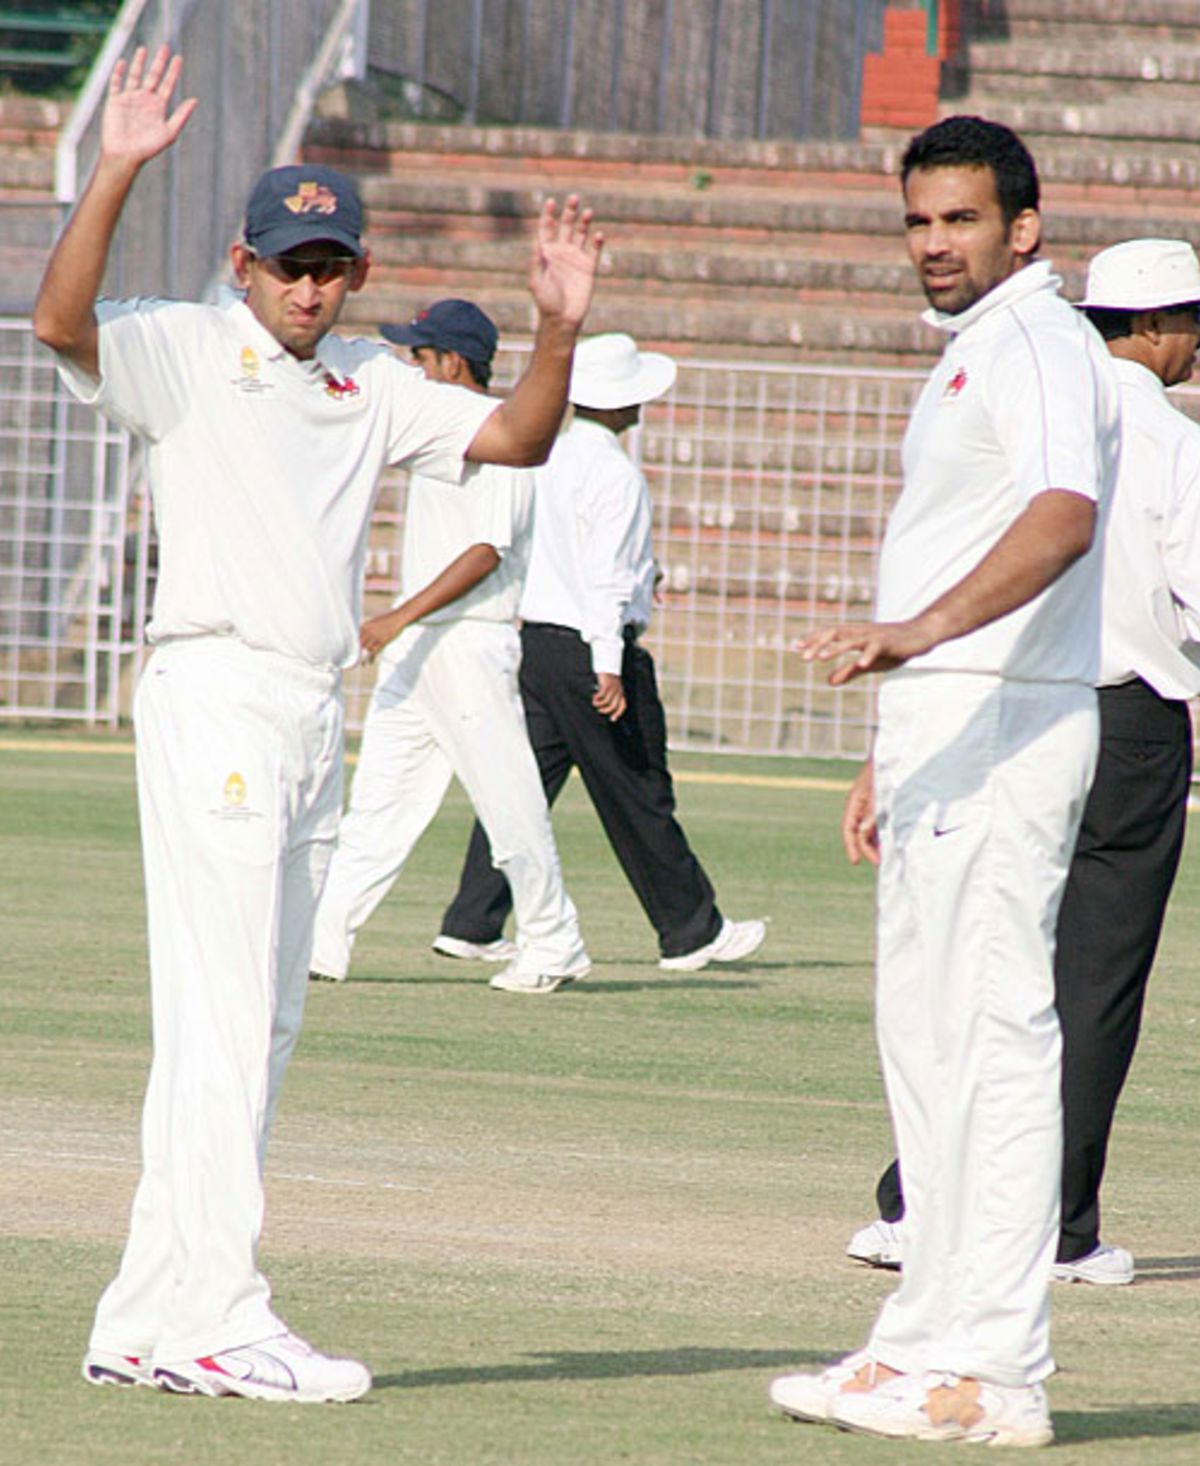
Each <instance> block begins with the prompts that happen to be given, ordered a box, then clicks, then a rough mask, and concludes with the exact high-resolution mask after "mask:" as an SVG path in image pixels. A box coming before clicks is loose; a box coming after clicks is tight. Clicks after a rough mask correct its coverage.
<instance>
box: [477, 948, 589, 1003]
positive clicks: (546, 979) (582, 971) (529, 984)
mask: <svg viewBox="0 0 1200 1466" xmlns="http://www.w3.org/2000/svg"><path fill="white" fill-rule="evenodd" d="M591 970H592V963H591V959H590V958H589V957H588V955H587V953H586V952H585V953H584V954H583V955H582V956H581V957H577V958H575V960H574V961H572V962H570V963H568V964H567V966H566V967H565V968H564V969H563V971H561V972H539V971H538V970H537V968H536V967H534V968H531V967H528V966H527V965H526V964H525V963H524V962H523V961H522V960H521V959H520V958H518V959H517V961H516V962H513V963H510V964H509V966H508V967H506V968H505V969H504V971H503V972H498V973H497V974H496V975H495V977H493V978H492V980H491V982H490V983H488V987H493V988H496V989H498V990H499V991H500V992H505V993H553V992H557V991H558V989H559V988H565V987H566V986H567V984H568V983H572V982H574V981H575V979H576V978H578V977H586V976H587V975H588V973H589V972H591Z"/></svg>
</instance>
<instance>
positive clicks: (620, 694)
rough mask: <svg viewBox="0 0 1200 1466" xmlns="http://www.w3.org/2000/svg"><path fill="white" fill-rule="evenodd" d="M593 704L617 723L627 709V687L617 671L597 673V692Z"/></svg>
mask: <svg viewBox="0 0 1200 1466" xmlns="http://www.w3.org/2000/svg"><path fill="white" fill-rule="evenodd" d="M592 706H593V707H594V708H595V709H596V711H597V712H598V713H603V714H604V716H605V717H606V718H607V719H608V721H609V722H610V723H615V722H616V721H617V719H618V718H620V716H621V715H622V713H624V711H625V688H624V686H623V685H622V683H621V679H620V678H619V677H618V676H617V674H616V673H615V672H597V673H596V692H595V696H594V697H593V698H592Z"/></svg>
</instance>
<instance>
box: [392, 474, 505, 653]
mask: <svg viewBox="0 0 1200 1466" xmlns="http://www.w3.org/2000/svg"><path fill="white" fill-rule="evenodd" d="M532 539H533V473H532V471H531V470H530V469H527V468H524V469H523V468H504V467H502V466H500V465H498V464H491V463H486V464H474V463H472V464H468V465H467V472H466V474H465V475H464V477H463V482H462V483H461V484H447V483H443V482H440V481H439V480H437V479H431V478H426V477H425V475H424V474H417V473H414V474H413V475H412V477H411V478H410V479H409V481H408V498H407V501H406V506H405V512H404V550H403V553H402V555H401V561H400V567H401V568H400V582H401V586H402V590H401V594H400V598H399V599H398V600H397V601H396V604H397V605H400V603H401V602H402V601H405V600H407V599H408V598H409V597H410V596H414V595H416V593H417V592H418V591H419V590H423V589H424V588H425V587H426V586H427V585H428V584H429V583H430V582H431V581H433V580H436V579H437V577H438V576H439V575H440V574H441V573H442V571H443V570H445V568H446V566H447V565H449V564H450V563H451V561H453V560H457V559H458V557H459V556H460V555H461V554H462V553H463V552H464V551H465V550H469V549H470V548H471V546H472V545H491V546H492V548H493V549H494V550H496V551H497V553H498V554H499V556H500V563H499V565H497V566H496V568H495V570H493V571H492V573H491V574H490V575H488V576H485V577H484V579H483V580H481V581H480V582H479V584H478V585H477V586H475V588H474V589H473V590H469V591H468V592H467V594H466V595H465V596H460V597H459V598H458V600H456V601H452V602H451V603H450V604H449V605H448V606H443V607H442V608H441V610H440V611H434V612H432V613H431V614H430V615H428V616H422V617H421V625H422V626H426V625H436V624H437V623H439V622H442V621H461V620H464V619H470V620H473V621H514V620H515V619H516V615H517V606H518V603H519V601H520V598H521V588H522V586H523V585H524V581H525V571H526V568H527V565H528V560H529V550H530V544H531V541H532Z"/></svg>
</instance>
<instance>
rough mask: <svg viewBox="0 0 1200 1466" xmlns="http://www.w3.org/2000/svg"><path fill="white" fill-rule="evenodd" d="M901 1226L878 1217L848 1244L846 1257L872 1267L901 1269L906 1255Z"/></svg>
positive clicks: (860, 1229) (860, 1230) (859, 1231)
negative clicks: (902, 1243)
mask: <svg viewBox="0 0 1200 1466" xmlns="http://www.w3.org/2000/svg"><path fill="white" fill-rule="evenodd" d="M900 1227H901V1224H900V1223H899V1222H885V1221H884V1220H883V1218H882V1217H876V1218H875V1220H874V1221H873V1222H868V1224H867V1225H866V1226H865V1227H860V1228H859V1229H858V1231H857V1232H855V1234H854V1236H853V1237H851V1238H850V1240H849V1242H847V1243H846V1256H847V1257H853V1258H855V1259H856V1260H857V1261H858V1262H867V1263H870V1265H871V1266H872V1267H886V1268H899V1266H900V1264H901V1262H902V1261H903V1258H904V1255H903V1251H902V1247H901V1231H900Z"/></svg>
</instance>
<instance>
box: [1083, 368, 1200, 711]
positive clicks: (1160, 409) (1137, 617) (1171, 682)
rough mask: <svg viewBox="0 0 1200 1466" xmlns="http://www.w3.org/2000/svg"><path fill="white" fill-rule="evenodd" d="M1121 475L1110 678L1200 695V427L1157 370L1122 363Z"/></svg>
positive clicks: (1112, 553) (1106, 655)
mask: <svg viewBox="0 0 1200 1466" xmlns="http://www.w3.org/2000/svg"><path fill="white" fill-rule="evenodd" d="M1113 366H1114V367H1115V368H1116V374H1117V380H1118V381H1119V383H1120V389H1121V419H1122V435H1121V470H1120V473H1119V474H1118V476H1117V488H1116V492H1115V493H1114V495H1113V503H1112V510H1111V513H1110V515H1109V521H1108V531H1107V539H1106V544H1105V560H1104V597H1103V615H1102V622H1101V637H1100V645H1101V657H1100V681H1101V683H1102V684H1106V685H1111V684H1113V683H1120V682H1128V681H1130V680H1131V679H1132V678H1133V677H1141V678H1142V679H1143V680H1144V681H1146V682H1148V683H1149V684H1150V686H1151V687H1153V688H1154V690H1155V691H1156V692H1157V693H1159V694H1160V695H1161V696H1162V697H1168V698H1175V699H1184V698H1189V697H1195V696H1196V694H1197V693H1200V644H1198V642H1197V640H1196V638H1197V636H1198V635H1200V427H1198V426H1197V425H1196V424H1195V423H1194V422H1193V421H1192V420H1191V419H1190V418H1188V417H1185V416H1184V414H1183V413H1182V412H1179V411H1178V410H1177V409H1176V408H1174V407H1172V406H1171V403H1170V401H1169V399H1168V397H1167V394H1166V390H1165V389H1164V387H1163V384H1162V382H1161V381H1160V380H1159V378H1158V377H1157V376H1156V375H1155V374H1154V373H1153V372H1152V371H1150V370H1149V369H1148V368H1147V367H1144V366H1141V365H1140V364H1139V363H1137V362H1134V361H1123V360H1121V359H1120V358H1116V359H1115V360H1114V362H1113Z"/></svg>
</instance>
